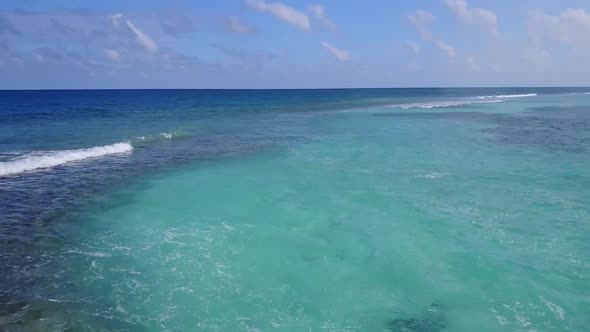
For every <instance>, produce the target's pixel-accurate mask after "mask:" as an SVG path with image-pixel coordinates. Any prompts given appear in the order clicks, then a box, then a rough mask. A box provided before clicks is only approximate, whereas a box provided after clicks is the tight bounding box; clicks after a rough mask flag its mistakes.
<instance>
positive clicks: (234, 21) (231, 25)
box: [224, 16, 256, 35]
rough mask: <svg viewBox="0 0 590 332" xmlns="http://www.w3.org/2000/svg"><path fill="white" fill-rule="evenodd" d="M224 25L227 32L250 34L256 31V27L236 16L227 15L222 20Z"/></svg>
mask: <svg viewBox="0 0 590 332" xmlns="http://www.w3.org/2000/svg"><path fill="white" fill-rule="evenodd" d="M224 26H225V27H226V29H227V30H228V31H229V32H233V33H237V34H242V35H250V34H254V33H256V27H254V26H252V25H250V24H248V23H245V22H243V21H242V20H240V18H239V17H237V16H230V17H228V18H227V19H226V20H225V22H224Z"/></svg>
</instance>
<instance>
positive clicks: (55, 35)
mask: <svg viewBox="0 0 590 332" xmlns="http://www.w3.org/2000/svg"><path fill="white" fill-rule="evenodd" d="M589 59H590V2H589V1H587V0H560V1H555V0H495V1H491V0H490V1H483V0H415V1H407V0H364V1H361V0H350V1H342V0H322V1H320V0H318V1H316V0H310V1H305V0H301V1H298V0H223V1H202V0H170V1H156V0H142V1H115V0H101V1H80V0H53V1H46V0H1V1H0V89H93V88H99V89H105V88H106V89H120V88H232V89H233V88H342V87H439V86H440V87H452V86H461V87H469V86H590V66H589V65H588V63H589V62H590V61H589Z"/></svg>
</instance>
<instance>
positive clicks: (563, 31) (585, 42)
mask: <svg viewBox="0 0 590 332" xmlns="http://www.w3.org/2000/svg"><path fill="white" fill-rule="evenodd" d="M529 31H530V33H531V35H532V37H533V38H534V39H535V41H536V42H537V43H538V42H541V41H542V40H545V39H546V40H552V41H557V42H561V43H565V44H571V45H573V46H577V47H579V48H582V49H586V48H589V46H590V37H589V36H590V13H589V12H587V11H586V10H584V9H572V8H568V9H565V10H563V11H562V12H561V13H560V14H559V15H556V16H553V15H548V14H545V13H544V12H543V11H542V10H534V11H531V12H530V13H529Z"/></svg>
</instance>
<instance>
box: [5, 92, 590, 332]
mask: <svg viewBox="0 0 590 332" xmlns="http://www.w3.org/2000/svg"><path fill="white" fill-rule="evenodd" d="M532 90H533V92H535V93H537V92H538V95H537V96H528V97H515V98H505V99H504V100H503V102H497V103H485V104H472V103H463V104H461V103H457V102H455V101H463V100H469V101H471V100H473V98H474V97H476V96H483V95H506V94H508V93H509V92H513V93H510V94H519V93H520V92H521V91H520V90H519V91H508V92H506V91H489V90H486V91H477V90H473V91H470V92H469V93H467V92H464V91H463V90H457V91H454V92H453V91H451V92H449V93H447V94H450V95H447V94H442V95H441V94H433V93H432V92H429V93H430V95H428V93H426V92H428V91H426V92H425V93H426V95H427V96H423V95H418V96H406V95H404V94H403V93H402V92H399V91H398V90H391V91H387V90H385V91H381V92H379V93H377V92H374V91H372V92H371V90H369V91H370V92H363V91H362V90H360V91H359V90H353V91H352V92H348V94H350V95H351V97H350V98H349V99H350V100H354V102H351V103H350V104H351V105H348V104H347V105H345V106H350V107H341V106H342V105H341V102H338V101H339V100H341V99H342V96H343V95H346V94H347V92H346V91H344V92H342V91H339V92H338V93H335V92H330V91H328V92H324V93H325V94H327V95H322V94H321V92H312V93H311V96H315V97H313V98H319V99H321V100H320V101H317V100H313V98H312V97H310V95H306V92H305V91H299V92H285V93H286V95H281V94H280V93H279V95H278V96H273V97H268V96H267V97H265V98H269V99H264V98H263V97H261V96H266V95H265V94H264V92H254V93H253V92H234V94H237V96H236V95H232V94H231V92H230V93H229V96H230V97H231V98H230V99H229V101H228V99H227V98H228V95H227V94H228V92H217V93H219V94H220V95H217V96H216V97H215V96H214V97H215V98H214V97H212V96H210V95H207V94H206V93H205V92H202V93H203V95H201V92H198V93H196V95H191V94H188V95H187V93H188V92H176V94H175V93H174V92H160V94H161V95H160V96H159V97H158V96H152V97H146V98H153V99H155V100H156V101H160V102H161V105H157V106H158V107H162V108H161V109H158V107H155V106H154V105H153V101H152V103H151V104H150V106H149V107H148V106H146V105H144V104H141V103H139V102H137V101H135V100H136V99H135V98H136V97H137V96H136V95H133V94H137V93H139V92H129V93H130V94H131V96H130V95H126V94H124V93H123V95H122V96H118V97H111V98H112V100H111V101H110V103H111V104H109V105H111V107H113V108H116V109H117V110H118V111H113V110H111V111H109V112H110V115H109V112H107V113H103V112H102V111H98V113H96V114H94V113H93V115H92V116H89V117H88V118H84V117H82V116H79V117H74V116H67V115H68V114H71V111H68V112H66V114H65V115H63V118H59V117H58V116H56V115H55V114H54V113H51V112H47V115H44V117H47V118H49V119H50V120H51V121H49V122H50V123H48V124H45V123H44V121H42V120H38V121H35V120H31V117H30V116H29V117H26V118H25V119H16V118H15V117H16V115H15V114H18V113H10V114H9V115H6V114H7V113H9V110H8V107H7V106H6V105H21V104H23V103H24V102H23V101H22V100H19V99H18V98H16V97H14V96H12V97H11V98H16V100H15V99H10V98H7V97H6V98H4V99H3V100H4V101H3V104H2V105H3V107H5V108H6V109H5V110H4V112H3V113H2V114H3V116H4V117H7V116H11V117H12V118H10V119H11V120H10V121H13V122H12V126H10V128H11V129H12V130H13V131H16V130H23V131H24V130H25V129H26V128H36V129H33V130H32V135H31V136H30V137H27V138H26V139H25V137H21V138H18V137H17V136H16V135H12V136H10V137H12V138H13V140H9V139H6V137H8V136H3V137H4V138H5V141H4V142H5V144H3V145H2V146H3V150H2V152H3V153H4V155H5V157H4V158H5V160H8V161H10V160H12V159H14V158H16V157H15V156H14V155H13V154H14V153H18V154H17V156H20V157H21V158H23V156H24V157H25V158H26V156H28V154H31V153H32V152H33V151H37V152H36V153H40V152H39V151H54V150H63V149H75V148H88V147H92V146H100V145H103V144H104V145H106V144H113V143H116V142H120V141H125V140H127V141H129V142H131V144H132V145H133V147H134V149H133V151H132V152H127V153H122V154H112V155H105V156H103V157H99V158H89V159H85V160H81V161H75V162H70V163H64V164H62V165H59V166H56V167H54V168H46V169H37V170H34V171H28V172H23V173H20V174H16V175H11V176H8V177H3V178H0V184H1V188H0V190H1V193H0V194H1V195H2V204H1V210H0V213H2V225H1V227H2V248H1V249H2V259H3V262H6V263H7V264H3V267H2V270H3V271H2V272H3V273H2V277H1V278H2V288H1V294H2V298H1V300H2V301H1V302H2V306H1V309H0V314H1V315H2V316H1V317H0V324H1V326H3V328H4V329H7V330H15V331H19V330H42V329H48V330H63V329H67V328H70V329H72V330H87V331H100V330H120V331H160V330H168V331H183V330H203V331H271V330H277V331H309V330H311V331H475V330H477V331H507V330H509V331H584V329H585V328H586V327H587V326H588V325H589V324H590V321H589V320H588V319H589V318H588V317H589V316H588V314H587V313H588V312H590V287H589V286H588V285H590V283H589V282H588V278H589V277H590V262H589V261H588V257H590V245H589V243H590V242H589V241H588V239H589V237H590V226H589V224H588V220H589V216H590V192H589V191H588V190H587V188H588V185H589V184H590V174H589V173H588V166H589V165H590V158H589V154H588V153H587V152H588V149H589V148H590V143H589V142H590V141H589V138H590V107H588V105H590V96H588V95H584V94H583V93H582V92H583V91H580V93H579V94H576V95H569V94H567V93H565V92H564V91H543V90H540V91H537V90H534V89H532ZM538 90H539V89H538ZM525 92H530V91H525ZM541 92H543V93H541ZM550 92H551V93H550ZM55 93H58V92H55ZM87 93H88V94H89V95H90V96H85V95H83V97H84V98H82V97H80V96H77V97H76V98H74V99H72V98H69V99H68V98H65V97H63V95H61V96H60V97H61V98H62V99H58V100H62V101H61V102H56V104H57V105H59V107H58V108H64V109H69V108H72V105H84V107H89V106H88V105H86V104H84V103H82V102H81V101H80V98H82V99H83V100H92V102H91V103H94V102H95V101H93V99H92V98H91V95H92V92H87ZM94 93H99V94H100V93H105V92H94ZM119 93H122V92H119ZM248 93H250V94H248ZM252 93H253V94H252ZM308 93H309V92H308ZM318 93H319V97H318V96H316V94H318ZM330 93H335V95H330ZM363 93H365V94H369V96H365V95H363ZM375 93H377V94H378V95H377V96H375V95H373V94H375ZM58 94H59V93H58ZM213 94H215V93H213ZM406 94H407V93H406ZM204 95H206V96H208V97H203V96H204ZM203 99H205V100H204V101H203ZM400 99H401V100H400ZM422 99H424V100H425V101H424V103H422V104H421V103H420V101H421V100H422ZM496 99H498V100H499V99H500V98H496ZM64 100H65V101H64ZM72 100H73V101H72ZM139 100H141V99H139ZM195 100H196V101H198V102H195ZM433 100H434V101H433ZM447 101H454V102H453V103H452V105H451V106H448V105H449V104H451V103H447V104H444V103H443V102H447ZM433 102H436V103H438V104H437V105H444V107H430V106H431V105H432V103H433ZM28 103H32V104H35V102H28ZM37 103H40V102H39V101H37ZM107 104H108V103H107ZM283 104H285V105H286V106H285V108H284V109H283V108H281V105H283ZM42 105H45V104H44V103H41V105H40V106H42ZM166 105H168V106H166ZM207 105H209V106H207ZM210 105H217V106H216V107H218V108H215V109H212V108H211V107H212V106H210ZM252 105H255V106H252ZM293 105H295V106H293ZM334 105H335V106H334ZM379 105H381V106H379ZM400 105H402V106H403V105H412V107H401V106H400ZM420 105H422V106H428V107H421V106H420ZM52 107H54V106H52ZM93 107H94V106H93ZM152 107H153V108H152ZM208 107H209V108H208ZM16 108H17V107H13V106H11V107H10V109H16ZM105 108H108V107H105ZM228 108H229V110H228ZM18 111H22V110H15V111H13V112H18ZM93 112H96V111H93ZM43 119H45V118H43ZM140 119H142V120H140ZM20 121H22V122H20ZM68 121H70V122H71V121H80V124H81V125H82V126H85V127H86V128H85V129H86V130H84V131H82V130H75V129H73V128H70V127H68V126H67V122H68ZM5 123H7V122H3V124H5ZM33 124H34V125H33ZM105 125H111V127H108V128H109V130H105ZM35 126H36V127H35ZM57 127H59V128H70V129H68V130H66V131H65V133H64V132H62V133H56V132H55V131H54V129H55V128H57ZM3 128H7V127H3ZM4 133H5V134H4V135H7V134H6V132H4ZM162 133H165V134H169V135H170V136H168V135H163V134H162ZM43 135H46V136H51V137H53V138H54V139H55V141H56V143H55V146H52V144H51V142H50V141H47V140H37V138H36V137H43ZM82 142H89V144H85V145H82V144H81V143H82ZM42 153H46V152H42Z"/></svg>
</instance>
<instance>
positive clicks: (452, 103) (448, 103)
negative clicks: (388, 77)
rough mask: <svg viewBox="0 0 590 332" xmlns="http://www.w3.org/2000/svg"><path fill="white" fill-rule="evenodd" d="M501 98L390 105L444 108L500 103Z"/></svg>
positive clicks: (406, 107) (404, 107)
mask: <svg viewBox="0 0 590 332" xmlns="http://www.w3.org/2000/svg"><path fill="white" fill-rule="evenodd" d="M502 102H504V101H503V100H456V101H437V102H430V103H414V104H404V105H392V106H391V107H401V108H403V109H409V108H444V107H456V106H465V105H471V104H489V103H502Z"/></svg>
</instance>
